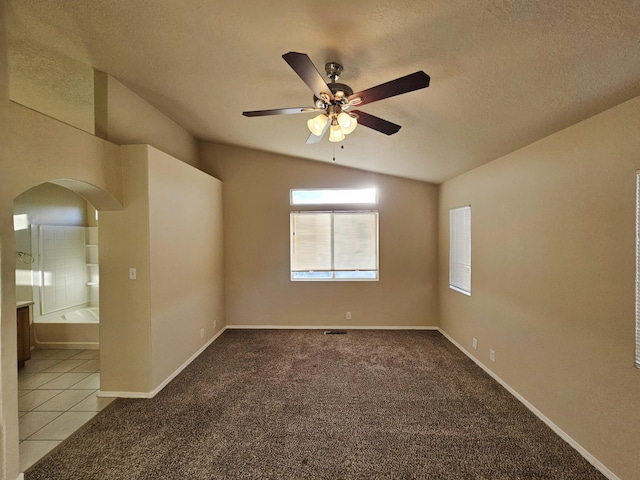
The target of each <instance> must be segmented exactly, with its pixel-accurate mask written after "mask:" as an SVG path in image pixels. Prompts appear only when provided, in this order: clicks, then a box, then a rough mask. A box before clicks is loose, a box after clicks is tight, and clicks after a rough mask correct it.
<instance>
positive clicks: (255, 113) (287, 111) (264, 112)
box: [242, 107, 324, 117]
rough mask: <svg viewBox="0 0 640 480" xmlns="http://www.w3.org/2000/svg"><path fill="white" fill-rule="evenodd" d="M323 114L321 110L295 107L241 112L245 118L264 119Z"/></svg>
mask: <svg viewBox="0 0 640 480" xmlns="http://www.w3.org/2000/svg"><path fill="white" fill-rule="evenodd" d="M310 112H324V110H323V109H322V108H315V107H296V108H274V109H273V110H253V111H250V112H242V115H244V116H245V117H264V116H266V115H290V114H292V113H310Z"/></svg>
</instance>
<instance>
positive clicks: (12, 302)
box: [0, 179, 122, 478]
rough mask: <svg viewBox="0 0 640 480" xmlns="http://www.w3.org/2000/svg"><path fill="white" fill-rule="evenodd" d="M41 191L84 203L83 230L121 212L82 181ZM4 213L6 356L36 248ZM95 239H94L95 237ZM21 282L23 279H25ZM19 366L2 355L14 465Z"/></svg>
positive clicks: (0, 241) (7, 449)
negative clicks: (100, 216) (100, 214)
mask: <svg viewBox="0 0 640 480" xmlns="http://www.w3.org/2000/svg"><path fill="white" fill-rule="evenodd" d="M57 185H61V186H57ZM62 187H64V188H62ZM42 188H44V189H45V190H48V191H49V193H51V190H52V189H57V190H59V191H64V192H66V193H67V195H72V196H75V197H76V198H77V199H78V201H77V202H76V204H82V203H83V202H84V205H85V208H84V212H83V213H84V216H85V219H84V220H85V222H84V223H85V224H84V225H82V228H83V229H84V228H86V227H88V226H89V225H88V223H90V222H86V219H87V218H91V216H93V218H94V219H95V216H96V212H97V211H98V210H101V209H105V210H114V209H121V208H122V207H121V204H120V202H119V201H118V200H117V199H116V198H115V197H114V196H113V195H112V194H111V193H109V192H106V191H104V190H101V189H100V188H97V187H95V186H93V185H90V184H88V183H85V182H82V181H79V180H68V179H64V180H53V181H51V182H47V183H45V184H41V186H36V187H35V188H33V189H34V190H38V189H42ZM29 190H32V189H31V188H27V189H26V190H24V191H23V192H21V193H20V195H17V196H15V198H14V201H18V203H19V202H20V199H21V197H22V195H24V194H25V193H26V192H28V191H29ZM72 192H75V193H72ZM76 194H77V195H76ZM22 198H24V197H22ZM87 200H90V201H91V203H93V205H95V208H94V206H92V205H91V203H89V202H87ZM45 203H46V202H45ZM54 203H55V202H53V203H52V204H51V206H52V207H54V210H55V208H56V205H54ZM63 203H64V202H63ZM67 203H68V202H67ZM72 203H73V202H72ZM58 207H59V206H58ZM62 207H63V208H62V210H64V208H67V207H69V205H66V206H65V205H62ZM72 210H73V208H72ZM76 210H78V209H76ZM80 210H82V209H80ZM2 213H3V222H2V235H1V236H0V247H1V251H0V261H1V265H2V277H1V278H2V281H1V283H0V292H1V294H2V296H1V298H2V322H3V325H2V327H3V328H2V337H1V341H2V350H3V353H5V354H6V353H7V352H11V351H15V349H16V344H17V339H18V335H17V333H18V328H17V320H18V315H17V309H16V307H17V305H18V304H17V300H21V297H22V298H24V297H23V294H24V289H25V288H32V286H29V287H27V285H23V284H21V283H24V282H22V281H21V279H20V276H18V278H17V281H16V272H17V271H18V270H23V271H27V270H29V269H30V267H27V268H24V269H21V268H20V265H24V266H25V267H26V266H27V264H30V262H31V259H32V258H33V257H31V256H30V255H29V254H31V255H33V253H34V252H33V250H32V249H31V246H33V245H30V246H29V248H22V246H21V245H20V242H22V241H23V240H24V232H23V234H22V236H23V238H17V237H18V236H19V235H20V234H19V233H18V231H17V230H16V226H19V225H16V224H14V223H13V221H12V222H11V225H10V224H9V222H7V221H6V219H7V216H8V215H6V213H7V212H6V210H5V211H4V212H2ZM51 214H53V215H55V214H60V211H58V212H57V213H56V212H45V214H44V216H45V217H46V216H48V215H49V216H50V215H51ZM65 214H69V212H68V211H67V212H63V216H64V215H65ZM76 214H77V211H76ZM49 218H50V217H49ZM12 220H13V219H12ZM16 220H17V221H18V224H19V223H20V218H19V215H18V217H17V218H16ZM12 227H13V228H12ZM93 227H95V225H93V226H92V227H91V228H93ZM30 237H31V234H30V233H29V234H28V235H27V238H30ZM93 238H94V239H95V236H94V237H93ZM93 241H94V240H92V241H90V242H89V243H92V242H93ZM83 248H85V245H83ZM18 252H20V253H18ZM87 259H89V256H87ZM95 260H96V261H95V263H96V264H97V263H98V261H97V257H96V258H95ZM87 263H94V262H87ZM85 268H89V267H88V266H86V265H85ZM31 275H32V274H31V272H30V274H29V276H31ZM91 275H92V273H90V272H87V282H86V283H90V282H89V279H91ZM22 278H23V279H24V276H23V277H22ZM87 287H90V288H93V287H94V286H89V285H87ZM94 290H95V292H96V293H97V292H98V291H99V290H98V288H97V285H96V286H95V288H94ZM88 300H89V302H91V301H95V300H97V298H96V299H91V296H89V297H88ZM88 360H91V359H85V361H83V362H82V363H87V361H88ZM16 363H17V359H16V361H15V362H14V361H13V359H12V358H8V355H3V357H2V364H1V377H0V379H1V380H2V384H1V388H0V392H1V394H2V400H3V402H2V403H3V410H4V412H3V418H4V420H5V430H4V431H3V432H0V433H1V434H2V435H3V436H4V438H5V444H4V451H3V452H2V453H3V456H4V458H5V459H7V460H9V459H13V460H12V461H15V460H16V459H18V457H19V453H20V448H19V447H18V442H19V439H20V440H21V439H22V438H23V437H24V436H25V432H24V431H20V429H19V427H18V426H19V424H20V420H19V417H20V416H24V412H19V410H20V408H19V403H20V402H19V399H18V396H19V390H20V385H19V384H18V372H17V370H16V368H15V366H16ZM59 368H62V367H59ZM93 386H95V383H94V384H93ZM93 386H92V387H93ZM92 387H90V388H92ZM98 388H99V387H98ZM96 389H97V388H96ZM22 393H24V392H22ZM48 393H51V392H48ZM54 393H57V392H54ZM74 395H76V396H77V392H75V393H71V394H70V396H74ZM40 416H42V415H40ZM22 423H25V422H22ZM41 453H46V451H43V452H41ZM10 463H12V462H10ZM20 471H24V468H21V469H20ZM13 477H14V476H13V475H12V474H10V476H9V478H13Z"/></svg>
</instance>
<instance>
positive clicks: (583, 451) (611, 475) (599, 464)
mask: <svg viewBox="0 0 640 480" xmlns="http://www.w3.org/2000/svg"><path fill="white" fill-rule="evenodd" d="M438 331H439V332H440V333H441V334H442V335H444V337H445V338H446V339H447V340H449V341H450V342H451V343H452V344H454V345H455V346H456V348H458V350H460V351H461V352H462V353H464V354H465V355H466V356H467V357H469V358H470V359H471V360H473V361H474V362H475V363H476V364H477V365H478V366H479V367H480V368H482V369H483V370H484V371H485V372H487V373H488V374H489V375H490V376H491V378H493V379H494V380H495V381H496V382H498V383H499V384H500V385H502V386H503V387H504V388H505V389H506V390H507V391H508V392H509V393H510V394H511V395H513V396H514V397H515V398H517V399H518V400H519V401H520V402H521V403H522V404H523V405H524V406H525V407H527V408H528V409H529V410H530V411H531V412H532V413H533V414H534V415H535V416H536V417H538V418H539V419H540V420H542V421H543V422H544V423H546V424H547V426H548V427H549V428H551V430H553V431H554V432H555V433H557V434H558V435H559V436H560V438H562V439H563V440H564V441H565V442H567V443H568V444H569V445H571V447H572V448H573V449H574V450H576V451H577V452H578V453H579V454H580V455H582V456H583V457H584V458H585V460H587V462H589V463H590V464H591V465H593V466H594V467H595V468H597V469H598V470H599V471H600V472H601V473H602V474H603V475H604V476H605V477H607V478H608V479H609V480H620V477H618V476H617V475H616V474H615V473H613V472H612V471H611V470H609V469H608V468H607V467H605V466H604V464H603V463H602V462H600V461H599V460H598V459H597V458H596V457H594V456H593V455H591V453H589V452H588V451H587V450H586V449H585V448H584V447H583V446H582V445H580V444H579V443H578V442H577V441H575V440H574V439H573V438H572V437H571V436H570V435H569V434H568V433H567V432H565V431H564V430H562V429H561V428H560V427H559V426H558V425H556V424H555V423H554V422H553V421H551V419H549V418H548V417H547V416H546V415H545V414H544V413H542V412H541V411H540V410H538V409H537V408H536V407H535V406H534V405H533V404H531V403H530V402H529V401H528V400H527V399H526V398H524V397H523V396H522V395H520V394H519V393H518V392H517V391H516V390H514V389H513V388H512V387H511V386H510V385H509V384H508V383H506V382H505V381H504V380H502V379H501V378H500V377H499V376H498V375H496V374H495V373H494V372H492V371H491V370H490V369H489V368H488V367H487V366H486V365H484V364H483V363H482V362H480V361H479V360H478V359H477V358H475V357H474V356H473V355H472V354H471V353H470V352H469V351H467V350H466V349H465V348H464V347H463V346H462V345H460V344H459V343H458V342H456V341H455V340H454V339H453V338H452V337H450V336H449V335H448V334H447V333H446V332H445V331H443V330H442V329H441V328H438Z"/></svg>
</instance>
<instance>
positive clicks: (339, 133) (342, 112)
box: [242, 52, 430, 144]
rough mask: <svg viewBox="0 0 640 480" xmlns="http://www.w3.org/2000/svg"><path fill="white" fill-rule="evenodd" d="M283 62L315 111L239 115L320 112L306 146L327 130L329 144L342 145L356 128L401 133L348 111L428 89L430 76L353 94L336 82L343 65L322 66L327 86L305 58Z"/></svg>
mask: <svg viewBox="0 0 640 480" xmlns="http://www.w3.org/2000/svg"><path fill="white" fill-rule="evenodd" d="M282 58H284V60H285V61H286V62H287V63H288V64H289V66H291V68H292V69H293V70H294V71H295V72H296V73H297V74H298V76H299V77H300V78H301V79H302V81H304V82H305V83H306V84H307V86H308V87H309V88H310V89H311V91H312V92H313V94H314V95H313V104H314V107H297V108H279V109H273V110H254V111H247V112H242V114H243V115H244V116H245V117H262V116H268V115H285V114H293V113H309V112H321V113H320V114H319V115H317V116H316V117H314V118H312V119H310V120H308V121H307V127H308V128H309V131H310V132H311V135H309V138H308V139H307V143H308V144H310V143H318V142H319V141H320V140H321V139H322V137H323V136H324V134H325V133H326V131H327V130H329V141H330V142H341V141H342V140H344V139H345V136H346V135H349V134H350V133H352V132H353V131H354V130H355V129H356V127H357V126H358V124H360V125H364V126H365V127H368V128H371V129H373V130H376V131H378V132H381V133H384V134H386V135H393V134H394V133H396V132H398V130H400V125H396V124H395V123H392V122H389V121H387V120H384V119H382V118H379V117H376V116H374V115H371V114H368V113H365V112H361V111H358V110H351V108H352V107H354V106H356V105H365V104H367V103H372V102H377V101H378V100H383V99H385V98H389V97H393V96H396V95H400V94H403V93H408V92H412V91H414V90H419V89H421V88H426V87H428V86H429V81H430V78H429V75H427V74H426V73H424V72H423V71H418V72H415V73H412V74H410V75H406V76H404V77H400V78H397V79H395V80H391V81H390V82H386V83H383V84H380V85H378V86H376V87H372V88H369V89H367V90H363V91H361V92H358V93H353V89H352V88H351V87H349V85H346V84H344V83H338V82H336V80H337V79H338V78H339V76H340V74H341V73H342V70H343V67H342V65H340V64H339V63H337V62H329V63H327V64H326V65H325V66H324V69H325V72H326V74H327V76H328V77H329V79H330V80H331V83H329V84H327V83H326V82H325V81H324V80H323V78H322V76H321V75H320V73H319V72H318V70H317V69H316V67H315V66H314V65H313V63H312V62H311V59H309V57H308V56H307V55H306V54H304V53H298V52H289V53H285V54H284V55H283V56H282Z"/></svg>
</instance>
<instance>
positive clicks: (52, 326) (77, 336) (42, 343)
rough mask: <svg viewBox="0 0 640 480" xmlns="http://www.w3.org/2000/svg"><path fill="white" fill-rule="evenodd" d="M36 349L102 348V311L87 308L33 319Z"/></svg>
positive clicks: (96, 308) (95, 308)
mask: <svg viewBox="0 0 640 480" xmlns="http://www.w3.org/2000/svg"><path fill="white" fill-rule="evenodd" d="M33 331H34V343H35V346H36V348H38V347H39V348H79V349H98V348H100V310H99V308H98V307H85V308H79V309H76V310H70V311H64V312H58V313H54V314H50V315H45V316H42V317H35V318H34V319H33Z"/></svg>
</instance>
